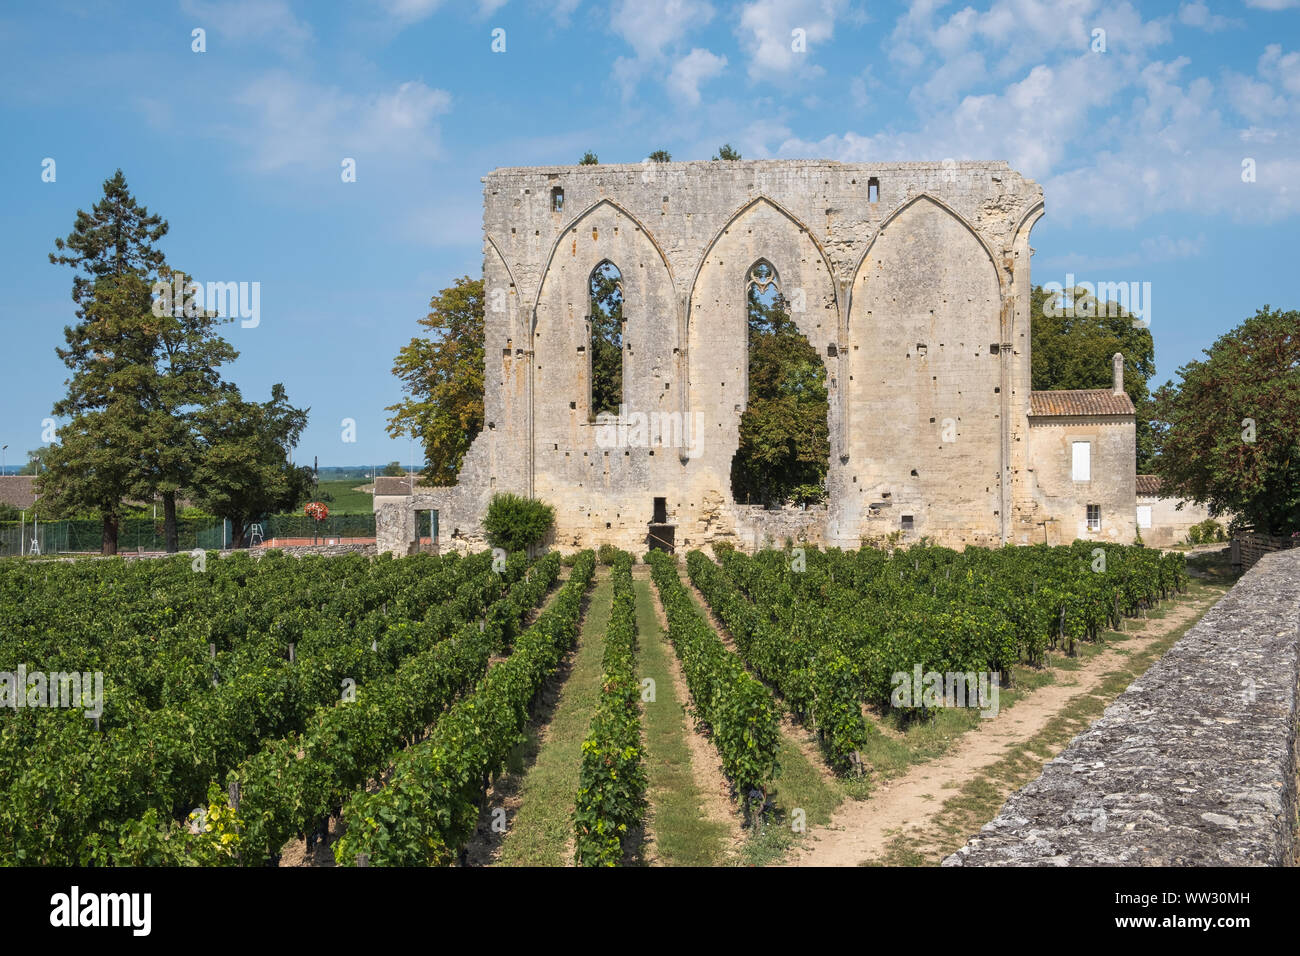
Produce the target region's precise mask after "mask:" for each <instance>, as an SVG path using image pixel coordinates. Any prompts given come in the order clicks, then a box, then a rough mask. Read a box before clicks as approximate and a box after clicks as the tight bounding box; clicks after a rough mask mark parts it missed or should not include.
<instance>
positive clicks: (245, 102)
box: [231, 71, 451, 176]
mask: <svg viewBox="0 0 1300 956" xmlns="http://www.w3.org/2000/svg"><path fill="white" fill-rule="evenodd" d="M236 103H237V104H238V105H241V106H244V107H247V108H248V110H249V113H250V114H251V122H249V121H248V120H247V119H245V120H244V121H242V122H240V123H238V124H236V125H235V126H234V128H233V130H232V131H231V132H232V135H233V136H234V137H235V138H236V139H237V140H239V141H240V142H242V143H243V144H244V145H245V147H246V148H247V150H248V153H249V158H250V162H251V164H252V165H253V167H254V168H255V169H258V170H260V171H262V172H278V171H282V170H285V169H289V168H293V167H299V166H318V165H321V166H329V167H337V166H338V164H339V163H340V162H341V160H342V159H343V158H344V157H347V156H350V157H354V158H358V166H359V167H360V166H361V165H362V161H361V159H360V157H369V158H372V159H374V158H378V159H380V160H381V161H385V162H387V161H392V160H397V161H403V160H407V159H412V158H414V159H431V158H435V157H437V156H438V155H439V129H438V126H437V123H436V122H435V119H436V117H438V116H440V115H442V114H443V113H446V112H447V111H448V110H449V109H450V107H451V96H450V94H448V93H447V92H445V91H444V90H437V89H431V88H429V87H428V86H425V85H424V84H423V83H420V82H407V83H403V84H401V85H400V86H399V87H397V89H395V90H393V91H391V92H387V93H375V94H370V95H368V96H362V95H357V94H353V93H349V92H346V91H343V90H340V89H338V88H336V87H325V86H321V85H319V84H315V83H311V82H309V81H306V80H302V79H299V78H298V77H296V76H294V75H292V74H289V73H287V72H283V71H277V72H272V73H266V74H263V75H262V76H260V77H258V78H256V79H254V80H253V81H252V82H250V83H249V84H248V85H247V86H246V87H245V88H244V89H243V90H242V91H241V92H240V93H239V94H238V95H237V96H236ZM363 174H364V170H359V173H358V175H359V176H360V175H363Z"/></svg>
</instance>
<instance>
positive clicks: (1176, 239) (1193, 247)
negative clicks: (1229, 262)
mask: <svg viewBox="0 0 1300 956" xmlns="http://www.w3.org/2000/svg"><path fill="white" fill-rule="evenodd" d="M1203 255H1205V234H1204V233H1202V234H1201V235H1199V236H1197V237H1196V238H1195V239H1192V238H1190V237H1186V236H1169V235H1165V234H1164V233H1161V234H1160V235H1158V236H1153V237H1149V238H1147V239H1143V240H1142V241H1141V242H1140V243H1138V247H1137V248H1136V249H1130V250H1128V251H1126V252H1120V253H1117V254H1115V255H1101V256H1098V255H1089V254H1080V253H1077V252H1069V253H1066V254H1064V255H1058V256H1052V257H1050V258H1046V259H1042V260H1038V259H1035V260H1034V268H1035V269H1038V270H1046V271H1047V272H1049V273H1051V272H1055V271H1057V270H1060V271H1061V272H1067V271H1068V272H1072V273H1074V275H1075V276H1076V278H1077V279H1083V280H1087V281H1093V282H1095V281H1107V280H1103V279H1101V277H1098V276H1097V275H1096V274H1095V273H1096V272H1097V271H1099V270H1104V269H1124V268H1130V267H1133V266H1146V265H1153V264H1156V263H1161V262H1176V261H1179V260H1182V259H1196V258H1199V257H1201V256H1203ZM1081 270H1089V271H1092V272H1093V273H1094V274H1093V275H1083V274H1081ZM1040 274H1041V272H1040ZM1064 278H1065V277H1064V276H1062V277H1061V280H1059V281H1063V280H1064ZM1114 278H1117V277H1114V276H1112V277H1110V279H1112V280H1113V279H1114Z"/></svg>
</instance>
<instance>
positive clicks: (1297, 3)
mask: <svg viewBox="0 0 1300 956" xmlns="http://www.w3.org/2000/svg"><path fill="white" fill-rule="evenodd" d="M1246 6H1248V7H1254V8H1255V9H1257V10H1290V9H1293V8H1294V7H1300V0H1246Z"/></svg>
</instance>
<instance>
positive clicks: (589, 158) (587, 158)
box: [578, 150, 600, 166]
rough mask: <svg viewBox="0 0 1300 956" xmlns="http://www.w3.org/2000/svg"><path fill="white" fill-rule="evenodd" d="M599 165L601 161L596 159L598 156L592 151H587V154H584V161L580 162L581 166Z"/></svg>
mask: <svg viewBox="0 0 1300 956" xmlns="http://www.w3.org/2000/svg"><path fill="white" fill-rule="evenodd" d="M599 163H600V160H599V159H597V158H596V154H595V153H593V152H592V151H591V150H587V151H586V152H585V153H583V154H582V159H580V160H578V165H579V166H596V165H598V164H599Z"/></svg>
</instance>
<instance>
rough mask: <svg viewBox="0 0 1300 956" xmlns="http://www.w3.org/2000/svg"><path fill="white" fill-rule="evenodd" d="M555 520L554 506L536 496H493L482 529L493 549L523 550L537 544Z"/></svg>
mask: <svg viewBox="0 0 1300 956" xmlns="http://www.w3.org/2000/svg"><path fill="white" fill-rule="evenodd" d="M554 523H555V509H554V508H552V507H551V506H550V505H548V504H544V503H543V502H541V501H538V500H537V499H536V498H524V497H521V496H520V495H515V494H508V493H507V494H498V495H493V496H492V503H491V504H490V505H488V510H487V515H486V516H485V517H484V518H483V530H484V531H486V532H487V539H488V542H489V543H490V544H491V545H492V546H493V547H494V548H504V549H505V550H506V551H524V550H526V549H528V548H531V547H532V546H533V545H535V544H537V543H538V542H539V541H541V540H542V539H543V538H544V537H546V532H548V531H549V530H550V529H551V525H553V524H554Z"/></svg>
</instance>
